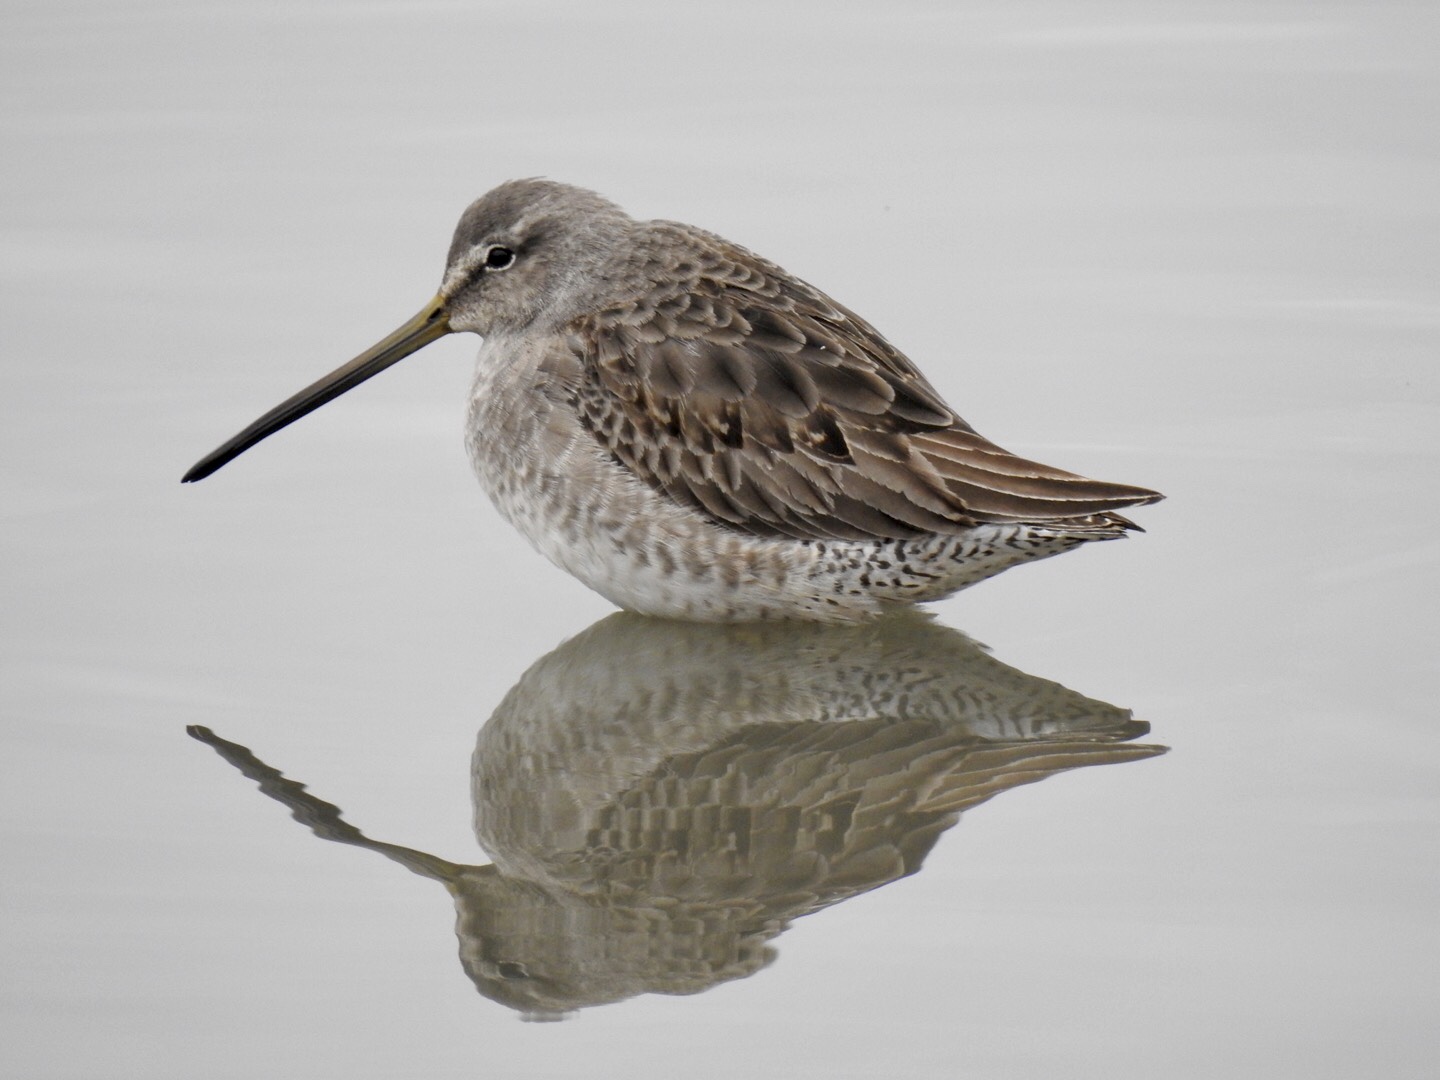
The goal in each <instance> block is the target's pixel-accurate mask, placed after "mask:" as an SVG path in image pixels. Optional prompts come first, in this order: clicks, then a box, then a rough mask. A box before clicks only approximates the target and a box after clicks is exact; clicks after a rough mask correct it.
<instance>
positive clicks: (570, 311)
mask: <svg viewBox="0 0 1440 1080" xmlns="http://www.w3.org/2000/svg"><path fill="white" fill-rule="evenodd" d="M634 224H635V223H634V222H633V221H632V220H631V218H630V217H629V216H627V215H626V213H625V212H624V211H623V210H621V209H620V208H619V207H618V206H616V205H615V204H614V203H612V202H610V201H608V200H607V199H603V198H601V197H600V196H599V195H596V194H595V193H594V192H593V191H585V190H584V189H583V188H577V187H570V186H569V185H567V184H557V183H555V182H554V181H553V180H511V181H509V182H508V183H505V184H501V185H500V186H499V187H497V188H496V189H495V190H494V191H492V192H490V193H489V194H488V195H484V196H482V197H481V198H479V199H477V200H476V201H475V202H473V203H471V204H470V207H469V209H467V210H466V211H465V213H464V214H462V215H461V216H460V224H459V225H458V226H457V227H456V229H455V238H454V239H453V240H452V241H451V242H450V255H449V257H448V258H447V260H446V263H445V277H444V280H443V282H442V283H441V286H440V291H439V293H437V294H436V296H435V298H434V299H433V300H431V301H430V302H429V303H428V304H426V305H425V306H424V307H423V308H421V309H420V311H419V313H418V314H416V315H415V316H414V318H412V319H411V320H410V321H409V322H407V323H405V324H404V325H403V326H401V327H400V328H399V329H398V330H396V331H395V332H394V333H393V334H391V335H390V336H389V337H387V338H385V339H384V340H382V341H380V342H378V343H377V344H375V345H373V346H372V347H371V348H369V349H367V350H366V351H365V352H363V353H361V354H360V355H359V356H357V357H356V358H355V359H354V360H351V361H350V362H349V363H348V364H346V365H344V366H343V367H340V368H336V369H335V370H334V371H332V372H331V373H330V374H329V375H326V376H325V377H324V378H322V379H320V380H318V381H317V382H315V383H312V384H311V385H310V386H307V387H306V388H305V389H304V390H301V391H300V392H299V393H298V394H296V395H294V396H293V397H291V398H290V399H288V400H287V401H284V402H282V403H281V404H279V405H277V406H276V407H275V408H273V409H271V410H270V411H269V412H268V413H266V414H265V415H264V416H262V417H260V419H258V420H256V421H255V422H254V423H253V424H251V425H250V426H249V427H247V428H246V429H245V430H244V431H242V432H240V434H238V435H236V436H235V437H234V438H232V439H230V440H229V441H227V442H225V443H224V444H222V445H221V446H219V447H218V448H217V449H215V450H214V451H212V452H211V453H209V454H207V455H206V456H205V457H204V458H202V459H201V460H200V461H199V462H197V463H196V464H195V465H194V466H193V467H192V468H191V469H190V471H189V472H187V473H186V474H185V477H184V481H185V482H186V483H189V482H190V481H193V480H203V479H204V478H205V477H207V476H209V475H210V474H211V473H212V472H214V471H215V470H216V469H218V468H220V467H221V466H222V465H224V464H225V463H226V462H228V461H230V460H231V459H233V458H235V457H238V456H239V455H240V454H242V453H244V452H245V451H246V450H248V449H249V448H250V447H252V446H254V445H255V444H256V443H258V442H259V441H260V440H261V439H264V438H266V437H267V436H269V435H273V434H274V433H275V432H277V431H279V430H280V429H281V428H283V427H285V426H286V425H287V424H291V423H293V422H294V421H296V420H298V419H300V417H302V416H304V415H305V414H307V413H309V412H312V411H313V410H315V409H318V408H319V407H320V406H321V405H324V404H325V403H326V402H327V401H331V400H333V399H334V398H337V397H339V396H340V395H341V394H343V393H345V391H347V390H350V389H353V388H354V387H356V386H359V385H360V384H361V383H362V382H364V381H365V380H366V379H368V378H370V377H371V376H372V375H376V374H379V373H380V372H381V371H384V370H385V369H386V368H387V367H389V366H390V365H391V364H394V363H396V362H397V361H399V360H403V359H404V358H405V357H407V356H409V355H410V354H411V353H413V352H415V351H416V350H417V349H421V348H423V347H424V346H426V345H428V344H429V343H430V342H432V341H434V340H436V339H437V338H440V337H444V336H445V335H446V334H449V333H454V332H458V331H469V332H471V333H476V334H491V333H495V332H497V331H507V330H508V331H520V330H524V329H527V328H529V327H534V326H538V325H543V326H546V327H555V326H559V325H561V324H563V323H565V322H567V321H569V320H570V319H572V318H574V317H575V316H577V315H579V314H582V313H583V312H585V311H588V310H590V309H591V308H593V307H594V306H596V305H597V304H599V303H600V302H601V301H602V300H603V296H604V291H605V289H606V287H607V282H609V281H610V280H611V278H612V275H610V274H607V273H606V269H607V265H608V264H611V263H612V262H613V260H614V259H615V257H616V255H617V254H618V253H619V252H622V251H623V250H624V245H625V241H626V239H627V238H628V236H629V233H630V230H631V228H632V227H633V226H634Z"/></svg>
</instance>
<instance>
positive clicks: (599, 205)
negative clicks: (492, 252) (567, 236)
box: [448, 180, 624, 264]
mask: <svg viewBox="0 0 1440 1080" xmlns="http://www.w3.org/2000/svg"><path fill="white" fill-rule="evenodd" d="M596 216H622V217H623V216H624V215H623V211H621V210H620V208H619V207H617V206H616V205H615V204H614V203H612V202H610V201H609V200H607V199H604V198H602V197H601V196H599V195H596V194H595V193H594V192H592V191H585V190H584V189H582V188H575V187H570V186H569V185H567V184H557V183H555V182H554V181H551V180H511V181H509V182H508V183H504V184H501V185H500V186H499V187H497V188H495V189H494V190H493V191H490V192H488V193H487V194H485V195H482V196H481V197H480V198H478V199H476V200H475V201H474V202H473V203H471V204H470V205H469V207H467V208H466V210H465V212H464V213H463V214H461V215H460V222H459V224H458V225H456V227H455V237H454V239H453V240H452V241H451V243H450V256H449V260H448V261H449V262H450V263H452V264H453V263H455V261H456V260H457V259H459V258H462V257H463V255H464V253H465V252H466V251H469V250H472V249H474V248H475V247H477V246H479V245H481V244H483V243H485V242H486V241H487V240H496V239H501V238H507V237H508V238H512V239H524V238H527V237H529V236H530V234H531V233H533V232H534V231H535V229H536V226H537V225H539V224H540V223H541V222H542V221H543V222H544V223H545V224H546V226H547V227H551V226H559V227H561V228H567V227H568V228H582V227H583V226H584V223H585V222H586V221H588V220H590V219H591V218H593V217H596Z"/></svg>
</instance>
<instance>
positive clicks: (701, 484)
mask: <svg viewBox="0 0 1440 1080" xmlns="http://www.w3.org/2000/svg"><path fill="white" fill-rule="evenodd" d="M653 228H654V229H655V232H656V237H657V241H658V242H657V243H655V244H654V246H653V248H652V249H651V253H650V259H651V263H650V264H648V265H647V267H646V273H645V274H644V280H646V281H647V282H648V283H649V285H650V286H653V287H647V288H646V289H643V290H639V291H640V292H641V293H642V295H639V296H637V297H636V298H635V299H633V300H631V301H629V302H627V303H625V304H623V305H619V306H615V307H611V308H609V309H607V310H605V311H602V312H599V313H597V314H593V315H589V316H585V317H583V318H581V319H580V320H578V321H577V323H576V324H574V325H573V326H572V327H571V328H570V330H571V333H570V337H569V340H570V341H571V342H572V343H574V347H575V348H576V349H577V351H578V352H579V353H580V354H581V355H580V356H579V359H580V361H581V367H582V370H583V375H582V377H581V382H580V385H579V386H578V388H577V391H576V399H575V400H576V407H577V409H578V411H579V413H580V416H581V419H582V421H583V422H584V423H585V425H586V426H587V427H588V428H589V430H590V431H591V432H592V433H593V434H594V435H595V437H596V438H597V439H599V440H600V442H601V443H602V444H603V445H604V446H605V447H606V448H607V449H608V451H609V452H610V453H611V454H613V455H614V457H615V458H616V459H617V460H619V461H620V462H621V463H622V464H624V465H625V466H626V467H627V468H629V469H630V470H631V471H633V472H634V473H635V474H636V475H637V476H639V477H640V478H642V479H643V480H644V481H646V482H647V483H649V484H651V485H653V486H654V487H656V488H658V489H659V490H661V491H663V492H665V493H666V494H668V495H670V496H671V497H673V498H675V499H677V500H678V501H680V502H682V503H685V504H686V505H689V506H692V507H694V508H696V509H698V510H700V511H701V512H702V513H705V514H707V515H709V516H710V517H712V518H714V519H715V520H716V521H718V522H721V523H722V524H724V525H726V526H728V527H730V528H733V529H736V530H738V531H742V532H747V533H752V534H756V535H763V536H790V537H796V538H800V539H830V538H849V539H876V538H885V537H896V538H903V537H911V536H917V535H923V534H927V533H947V532H951V533H953V532H959V531H962V530H964V529H966V528H969V527H971V526H973V525H975V524H977V523H979V522H988V521H1041V522H1043V521H1060V520H1066V519H1082V518H1092V517H1096V516H1099V517H1101V518H1105V517H1106V515H1110V519H1111V520H1114V521H1118V522H1122V523H1123V519H1120V518H1118V515H1114V514H1113V511H1115V510H1117V509H1119V508H1121V507H1127V506H1134V505H1138V504H1141V503H1147V502H1154V501H1156V500H1157V499H1159V498H1160V497H1161V496H1160V495H1159V494H1157V493H1156V492H1153V491H1149V490H1146V489H1144V488H1137V487H1131V486H1128V485H1124V484H1111V483H1105V482H1102V481H1096V480H1090V479H1087V478H1085V477H1082V476H1077V475H1076V474H1074V473H1069V472H1065V471H1064V470H1061V469H1056V468H1053V467H1051V466H1048V465H1043V464H1040V463H1039V462H1034V461H1029V460H1027V459H1025V458H1021V457H1018V456H1017V455H1014V454H1011V453H1009V452H1008V451H1006V450H1004V449H1002V448H1001V447H999V446H996V445H995V444H994V443H992V442H990V441H989V440H987V439H985V438H983V437H982V436H980V435H979V434H977V433H976V432H975V431H974V429H973V428H971V427H970V426H969V425H968V424H966V423H965V421H963V420H962V419H960V417H959V416H957V415H956V414H955V413H954V411H953V410H951V409H950V407H949V406H948V405H946V404H945V402H944V401H943V400H942V399H941V397H940V395H939V394H938V393H936V391H935V389H934V388H933V387H932V386H931V385H930V384H929V383H928V382H927V381H926V380H925V378H924V376H922V375H921V374H920V372H919V371H918V370H917V369H916V368H915V366H914V365H913V364H912V363H911V362H910V361H909V360H908V359H907V358H906V357H905V356H904V355H903V354H901V353H900V352H899V351H898V350H896V349H895V348H894V347H893V346H891V345H890V343H889V342H887V341H886V340H885V339H884V338H883V337H881V336H880V334H879V333H878V332H877V331H876V330H875V329H874V328H873V327H872V326H870V325H869V324H868V323H866V322H865V321H864V320H863V319H861V318H859V317H858V316H857V315H855V314H854V313H853V312H850V311H848V310H847V309H845V308H843V307H841V306H839V305H838V304H836V303H834V302H833V301H831V300H830V299H829V298H828V297H826V296H825V295H824V294H823V293H821V292H819V291H818V290H816V289H814V288H812V287H811V286H809V285H806V284H805V283H804V282H801V281H798V280H797V279H795V278H793V277H791V276H790V275H788V274H786V273H785V272H784V271H783V270H781V269H780V268H779V267H776V266H774V265H773V264H770V263H768V262H766V261H765V260H763V259H760V258H758V257H757V256H754V255H752V254H751V253H749V252H747V251H745V250H744V249H742V248H739V247H737V246H735V245H733V244H730V243H728V242H727V241H724V240H721V239H720V238H718V237H715V236H712V235H710V234H708V233H704V232H701V231H700V230H696V229H691V228H689V227H687V226H678V225H673V224H669V223H663V222H660V223H653ZM677 251H681V252H683V256H677V255H676V252H677ZM682 270H683V271H685V272H683V273H682V272H680V271H682ZM657 283H663V284H657ZM1127 524H1128V523H1127Z"/></svg>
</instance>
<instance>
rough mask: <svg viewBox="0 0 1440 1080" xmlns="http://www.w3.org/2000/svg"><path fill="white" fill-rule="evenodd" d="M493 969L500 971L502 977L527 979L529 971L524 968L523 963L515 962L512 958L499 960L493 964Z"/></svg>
mask: <svg viewBox="0 0 1440 1080" xmlns="http://www.w3.org/2000/svg"><path fill="white" fill-rule="evenodd" d="M495 970H496V971H498V972H499V973H500V977H501V978H502V979H528V978H529V977H530V973H529V972H528V971H526V970H525V965H524V964H517V963H515V962H514V961H513V960H501V961H500V963H498V964H496V965H495Z"/></svg>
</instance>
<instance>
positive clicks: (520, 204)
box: [440, 179, 633, 334]
mask: <svg viewBox="0 0 1440 1080" xmlns="http://www.w3.org/2000/svg"><path fill="white" fill-rule="evenodd" d="M632 225H633V222H632V220H631V219H630V217H629V215H627V214H626V213H625V212H624V211H623V210H621V209H620V208H619V207H618V206H616V205H615V204H614V203H612V202H610V201H609V200H608V199H605V198H602V197H601V196H599V195H597V194H595V193H594V192H593V191H586V190H584V189H583V188H577V187H570V186H569V185H568V184H557V183H555V181H553V180H533V179H532V180H511V181H509V182H507V183H504V184H501V185H500V186H499V187H497V188H495V190H493V191H491V192H489V193H488V194H486V195H483V196H481V197H480V198H479V199H476V200H475V201H474V202H473V203H471V204H470V206H469V208H468V209H467V210H466V211H465V213H463V214H461V215H460V224H459V225H457V226H456V227H455V238H454V239H453V240H452V241H451V242H450V255H449V257H448V258H447V259H446V263H445V279H444V283H443V284H442V285H441V286H440V295H441V296H443V297H445V299H446V307H447V308H448V309H449V312H450V329H451V330H455V331H465V330H468V331H472V332H474V333H477V334H489V333H491V332H493V331H495V330H499V329H506V330H519V329H524V328H526V327H528V326H531V325H534V324H535V323H537V322H540V323H544V324H547V325H549V326H556V325H560V324H562V323H565V322H567V321H569V320H570V319H572V318H573V317H575V316H576V315H578V314H581V313H582V312H584V311H586V310H589V308H590V307H591V306H592V305H593V304H594V303H595V302H596V301H598V299H599V290H600V289H601V288H602V287H603V285H604V281H605V278H606V275H605V274H604V273H603V270H604V267H605V265H606V263H608V262H610V261H611V260H612V258H613V256H614V254H615V252H616V251H617V248H618V247H619V245H621V244H622V243H623V242H624V240H625V238H626V236H627V234H628V232H629V229H630V227H631V226H632Z"/></svg>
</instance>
